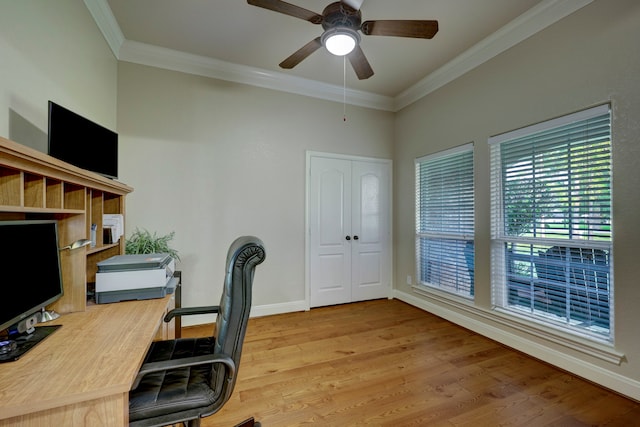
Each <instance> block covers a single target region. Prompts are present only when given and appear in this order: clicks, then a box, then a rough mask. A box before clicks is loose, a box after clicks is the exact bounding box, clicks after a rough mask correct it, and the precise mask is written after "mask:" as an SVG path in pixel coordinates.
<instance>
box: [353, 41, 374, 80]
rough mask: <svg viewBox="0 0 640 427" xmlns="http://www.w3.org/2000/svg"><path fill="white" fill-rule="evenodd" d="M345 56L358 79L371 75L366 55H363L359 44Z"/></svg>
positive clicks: (371, 70)
mask: <svg viewBox="0 0 640 427" xmlns="http://www.w3.org/2000/svg"><path fill="white" fill-rule="evenodd" d="M347 57H348V58H349V62H351V66H352V67H353V71H355V72H356V76H358V79H359V80H365V79H368V78H369V77H371V76H373V69H372V68H371V65H369V61H367V57H366V56H364V52H363V51H362V48H361V47H360V45H358V46H356V47H355V49H353V52H351V53H350V54H349V55H348V56H347Z"/></svg>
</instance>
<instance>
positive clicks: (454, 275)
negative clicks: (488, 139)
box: [415, 143, 475, 299]
mask: <svg viewBox="0 0 640 427" xmlns="http://www.w3.org/2000/svg"><path fill="white" fill-rule="evenodd" d="M473 148H474V147H473V143H469V144H464V145H461V146H458V147H454V148H451V149H449V150H445V151H441V152H439V153H435V154H431V155H427V156H423V157H420V158H417V159H415V173H416V236H415V239H416V240H415V243H416V249H415V250H416V282H417V286H418V287H421V288H423V289H438V290H440V291H443V292H446V293H449V294H454V295H458V296H461V297H464V298H469V299H472V298H473V297H474V280H475V278H474V270H475V264H474V259H475V251H474V247H475V242H474V228H475V225H474V223H475V199H474V198H475V194H474V193H475V186H474V158H473V157H474V150H473ZM469 155H470V164H465V163H460V162H468V161H469V159H468V156H469ZM463 157H467V158H466V159H463ZM429 164H431V165H433V167H434V168H439V167H445V168H446V169H444V170H445V171H446V170H448V169H450V170H451V174H453V173H454V172H460V171H461V170H463V171H464V172H465V173H468V174H469V175H464V176H462V177H461V181H459V180H456V181H455V182H451V183H450V184H451V190H452V193H450V194H455V190H456V189H457V188H460V187H464V188H466V192H465V194H461V195H460V200H461V203H460V204H459V206H462V208H461V209H460V210H459V211H455V210H454V211H453V213H454V214H455V215H459V219H460V222H459V223H457V224H456V222H455V221H453V222H452V221H450V218H448V219H442V229H437V228H438V227H437V226H435V227H433V226H430V227H429V228H432V229H431V230H426V229H425V227H426V225H425V224H421V222H422V221H423V218H422V217H423V212H422V206H423V205H422V201H421V194H422V190H423V189H422V188H421V185H422V181H421V166H423V165H427V167H428V165H429ZM460 166H463V168H462V169H460ZM465 168H466V169H465ZM441 176H444V174H443V173H441ZM443 184H444V185H447V183H443ZM469 186H470V189H469ZM444 190H445V191H446V190H447V189H446V188H445V189H444ZM438 191H439V193H438V196H436V201H437V202H438V203H436V204H435V205H438V206H436V207H434V208H433V209H434V211H435V210H438V211H439V210H440V209H441V208H443V206H442V205H440V204H445V203H451V202H450V201H449V202H448V201H444V200H442V197H441V196H442V194H445V193H442V192H441V191H442V187H440V188H439V189H438ZM456 205H458V204H456ZM444 208H445V209H446V207H444ZM434 214H435V213H434ZM435 215H438V214H435ZM426 222H428V221H426ZM434 228H435V229H434ZM429 239H431V242H432V244H431V245H430V246H431V247H432V248H434V254H433V258H432V261H430V260H429V258H428V256H427V255H426V254H423V253H422V252H423V249H422V248H423V246H422V243H425V245H426V244H428V243H426V242H428V241H429ZM469 242H471V245H469ZM448 249H452V250H448ZM423 257H425V260H424V261H425V262H424V263H423ZM425 263H428V264H429V265H432V266H433V271H434V272H433V273H431V272H429V273H427V272H425V271H424V270H425V269H423V267H422V266H423V265H424V264H425ZM435 271H437V272H435ZM426 276H430V279H433V280H425V279H423V278H424V277H426Z"/></svg>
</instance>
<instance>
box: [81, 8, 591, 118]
mask: <svg viewBox="0 0 640 427" xmlns="http://www.w3.org/2000/svg"><path fill="white" fill-rule="evenodd" d="M591 1H592V0H393V1H391V0H364V1H363V4H362V7H361V11H362V19H363V21H365V20H376V19H435V20H437V21H438V23H439V31H438V33H437V34H436V35H435V37H434V38H433V39H431V40H426V39H410V38H399V37H383V36H364V35H363V36H362V41H361V47H362V49H363V51H364V53H365V55H366V56H367V59H368V60H369V63H370V64H371V67H372V68H373V70H374V72H375V74H374V75H373V76H372V77H371V78H369V79H367V80H358V79H357V77H356V76H355V74H354V72H353V70H352V69H351V66H350V64H349V62H348V61H347V62H346V88H347V93H348V94H349V95H348V96H349V97H350V98H351V103H354V104H360V105H365V106H370V107H373V108H380V109H387V110H397V109H399V108H401V107H403V106H404V105H407V104H409V103H411V102H413V101H414V100H415V99H418V98H419V97H421V96H423V95H424V94H426V93H425V92H428V91H430V90H433V89H435V88H437V87H439V86H442V85H443V84H445V83H446V82H447V81H450V80H452V79H454V78H456V77H458V76H459V75H461V74H463V73H464V72H466V71H468V70H469V69H472V68H474V67H475V66H477V65H479V64H481V63H482V62H484V61H486V60H488V59H489V58H490V57H492V56H495V55H496V54H499V53H500V52H502V51H504V50H505V49H508V48H509V47H510V46H513V45H514V44H516V43H518V42H520V41H522V40H523V39H525V38H527V37H529V36H530V35H532V34H534V33H535V32H537V31H540V30H541V29H543V28H545V27H547V26H548V25H551V24H552V23H554V22H556V21H557V20H559V19H561V18H562V17H564V16H566V15H568V14H570V13H572V12H574V11H575V10H577V9H579V8H580V7H582V6H584V5H586V4H588V3H590V2H591ZM330 2H331V0H322V1H320V0H289V3H293V4H295V5H297V6H300V7H303V8H306V9H309V10H311V11H313V12H316V13H320V14H321V13H322V10H323V9H324V7H325V6H326V5H327V4H329V3H330ZM85 3H86V4H87V7H88V8H89V10H90V11H91V13H92V15H93V16H94V19H95V20H96V22H97V23H98V26H99V27H100V29H101V30H102V32H103V34H104V35H105V38H106V39H107V41H108V42H109V44H110V46H111V48H112V50H113V51H114V53H115V54H116V57H118V59H120V60H125V61H131V62H137V63H143V64H147V65H154V66H161V67H164V68H168V69H176V70H181V71H187V72H193V73H195V74H205V75H211V76H213V77H218V78H226V79H228V80H236V81H244V82H245V83H250V84H256V85H258V86H265V87H274V88H276V89H282V90H286V91H290V92H299V93H305V94H307V95H311V96H318V97H321V98H326V99H334V98H335V99H338V98H339V99H340V100H342V95H343V84H344V83H345V73H344V66H345V63H344V62H343V58H341V57H335V56H333V55H331V54H329V53H328V52H327V51H326V50H325V49H324V48H321V49H320V50H318V51H316V52H315V53H313V54H312V55H311V56H309V57H308V58H306V59H305V60H304V61H302V62H301V63H300V64H299V65H298V66H296V67H295V68H294V69H292V70H283V69H281V68H279V66H278V64H279V63H280V62H281V61H282V60H284V59H285V58H286V57H288V56H289V55H290V54H292V53H293V52H295V51H296V50H297V49H299V48H300V47H302V46H303V45H304V44H306V43H307V42H309V41H310V40H312V39H314V38H315V37H318V36H319V35H320V34H321V33H322V27H321V26H320V25H314V24H311V23H309V22H307V21H304V20H301V19H298V18H294V17H292V16H288V15H283V14H280V13H276V12H273V11H270V10H267V9H263V8H259V7H256V6H251V5H249V4H247V2H246V1H245V0H85ZM114 18H115V19H114ZM232 75H233V76H234V77H232Z"/></svg>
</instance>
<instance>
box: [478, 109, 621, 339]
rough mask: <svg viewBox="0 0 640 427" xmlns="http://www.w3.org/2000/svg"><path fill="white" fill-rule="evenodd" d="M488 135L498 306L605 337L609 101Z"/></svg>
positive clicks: (608, 322) (608, 321)
mask: <svg viewBox="0 0 640 427" xmlns="http://www.w3.org/2000/svg"><path fill="white" fill-rule="evenodd" d="M489 143H490V151H491V205H492V209H491V219H492V221H491V222H492V230H491V231H492V253H491V258H492V266H491V268H492V291H493V303H494V305H495V306H496V307H500V308H502V309H505V310H507V311H508V312H511V313H513V314H519V315H521V316H525V317H526V318H528V319H531V320H534V321H536V322H542V323H543V324H545V325H555V326H557V327H561V328H562V329H563V330H565V331H566V330H569V331H572V332H574V333H578V334H580V335H582V336H589V337H597V338H601V339H602V338H604V339H606V340H610V339H611V336H612V334H611V318H612V307H613V306H612V303H611V302H612V301H611V298H612V289H613V288H612V253H611V248H612V234H611V117H610V112H609V106H608V105H607V106H600V107H596V108H592V109H589V110H585V111H581V112H578V113H575V114H571V115H569V116H565V117H561V118H559V119H554V120H551V121H548V122H545V123H541V124H538V125H534V126H530V127H527V128H524V129H520V130H516V131H513V132H510V133H507V134H503V135H499V136H496V137H493V138H490V140H489Z"/></svg>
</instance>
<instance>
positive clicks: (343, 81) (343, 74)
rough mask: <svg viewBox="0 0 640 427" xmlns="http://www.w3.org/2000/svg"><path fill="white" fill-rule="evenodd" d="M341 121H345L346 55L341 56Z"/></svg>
mask: <svg viewBox="0 0 640 427" xmlns="http://www.w3.org/2000/svg"><path fill="white" fill-rule="evenodd" d="M342 121H343V122H346V121H347V55H344V56H343V57H342Z"/></svg>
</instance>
